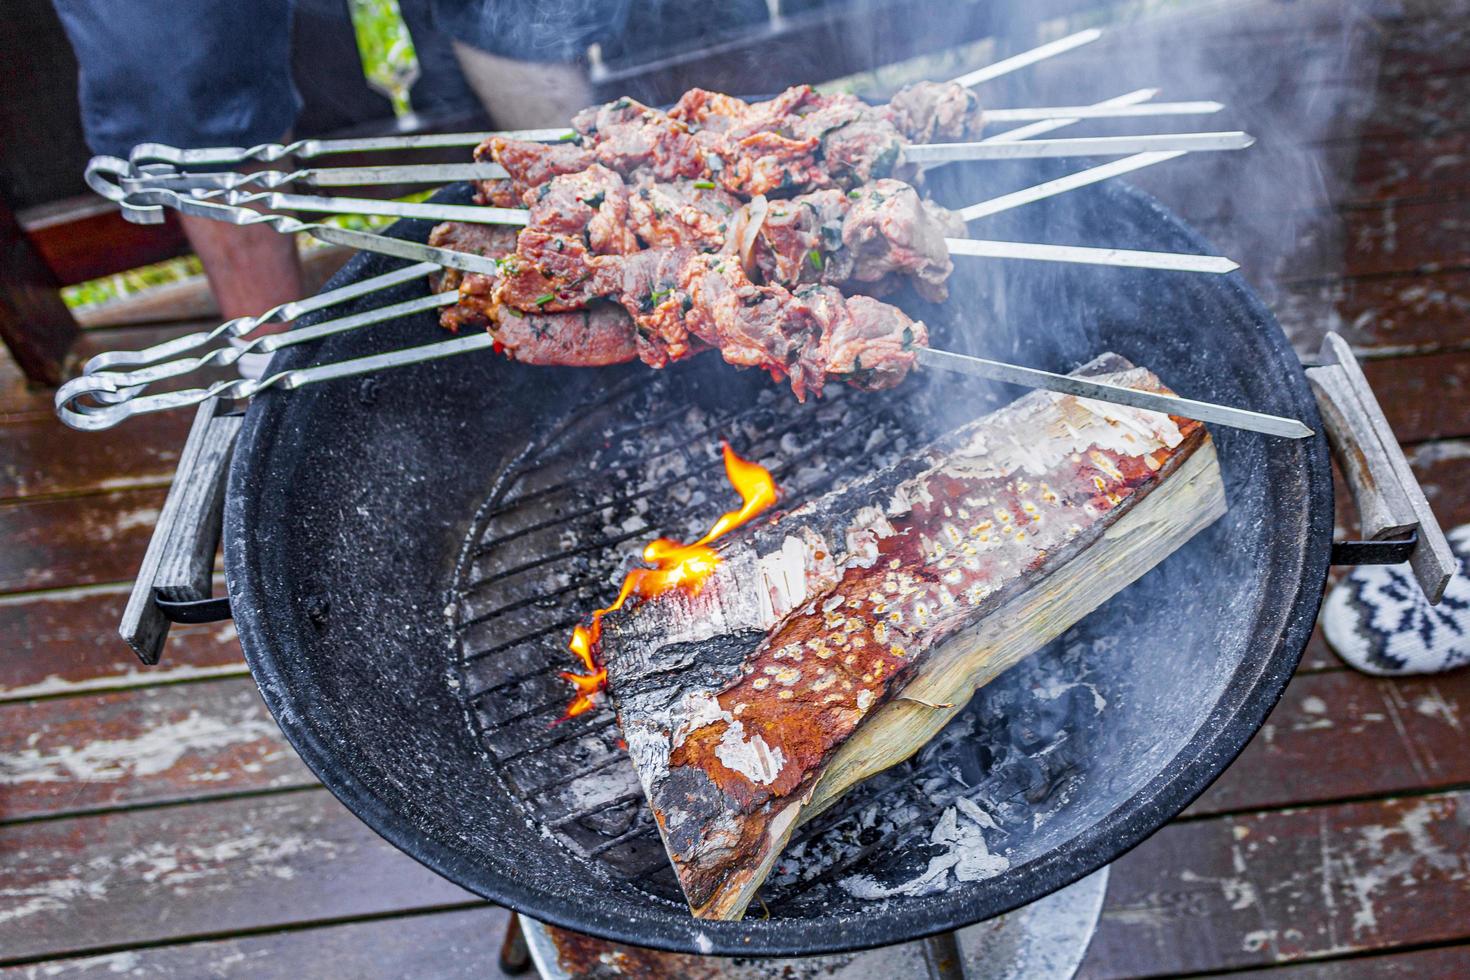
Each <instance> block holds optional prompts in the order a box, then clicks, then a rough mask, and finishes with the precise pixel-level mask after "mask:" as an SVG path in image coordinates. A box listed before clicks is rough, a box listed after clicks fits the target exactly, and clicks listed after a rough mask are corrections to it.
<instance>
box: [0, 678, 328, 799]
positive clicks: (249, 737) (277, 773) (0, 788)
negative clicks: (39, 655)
mask: <svg viewBox="0 0 1470 980" xmlns="http://www.w3.org/2000/svg"><path fill="white" fill-rule="evenodd" d="M315 782H316V777H314V776H313V775H312V774H311V772H310V770H308V769H307V768H306V765H305V764H304V763H302V762H301V760H300V759H299V758H298V757H297V755H296V753H295V751H294V750H292V748H291V746H290V745H289V744H288V743H287V742H286V739H285V736H283V735H282V734H281V732H280V730H279V729H278V728H277V727H276V723H275V721H274V720H273V719H272V718H271V716H270V712H269V711H267V710H266V707H265V704H264V702H262V701H261V700H260V694H259V692H258V691H257V690H256V687H255V682H254V681H253V680H251V679H250V678H248V677H240V678H228V679H222V680H215V681H207V682H204V683H199V684H173V685H167V686H164V687H153V688H139V689H134V690H128V691H119V692H114V693H110V694H95V695H90V696H86V697H77V698H47V699H44V700H40V701H31V702H19V703H13V704H5V705H0V820H4V821H11V820H21V819H25V818H31V817H40V816H57V815H61V814H71V813H84V812H87V811H89V810H97V809H102V808H110V807H125V806H132V805H137V804H144V803H148V804H156V803H168V802H178V801H184V800H193V799H202V798H207V797H211V796H221V795H225V794H237V793H241V792H245V791H250V790H266V789H279V788H281V787H285V786H310V785H313V784H314V783H315Z"/></svg>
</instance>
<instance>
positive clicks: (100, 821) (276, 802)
mask: <svg viewBox="0 0 1470 980" xmlns="http://www.w3.org/2000/svg"><path fill="white" fill-rule="evenodd" d="M0 849H3V851H4V853H5V855H6V870H5V875H4V878H3V880H0V962H4V961H6V960H17V959H39V958H43V957H48V956H61V955H64V954H79V953H84V952H86V951H88V950H95V949H100V948H112V947H118V946H131V945H147V944H153V943H159V942H165V941H169V940H179V939H185V938H191V937H197V936H208V935H223V934H228V933H232V932H243V931H253V930H264V929H270V928H278V927H284V926H290V925H302V924H309V923H313V922H326V921H332V920H338V919H345V918H354V917H360V916H369V915H387V914H391V913H395V912H401V911H408V910H414V909H432V908H438V907H442V906H446V905H457V904H460V903H469V902H472V901H476V899H475V898H474V896H472V895H470V894H469V893H468V892H466V891H464V890H462V889H460V888H458V887H456V886H455V885H452V884H450V883H449V882H447V881H445V880H444V879H442V878H440V877H439V876H438V875H436V874H434V873H433V872H432V871H429V870H428V869H427V868H425V867H423V866H422V865H420V864H419V863H418V862H417V861H414V860H413V859H412V858H410V857H408V856H407V855H405V854H402V853H401V852H399V851H397V850H395V849H394V848H393V847H392V845H390V844H388V843H387V842H385V841H384V840H383V839H382V838H380V837H379V836H378V835H377V834H375V833H373V831H372V830H370V829H369V828H368V827H367V825H366V824H364V823H362V822H361V821H359V820H358V819H357V818H356V817H354V816H353V815H352V814H351V813H349V812H348V811H347V809H346V808H345V807H343V806H342V804H340V803H338V802H337V800H336V798H335V797H333V796H332V795H331V794H330V793H328V792H327V791H326V790H325V789H321V790H303V791H301V792H295V793H286V794H275V795H269V796H256V797H245V798H243V799H234V800H221V801H214V802H209V803H194V804H186V805H182V806H169V807H160V808H157V809H149V810H132V811H122V812H117V813H109V814H102V815H97V816H85V817H72V818H65V819H61V820H44V821H39V822H36V823H25V824H15V825H11V826H8V827H3V828H0Z"/></svg>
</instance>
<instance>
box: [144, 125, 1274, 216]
mask: <svg viewBox="0 0 1470 980" xmlns="http://www.w3.org/2000/svg"><path fill="white" fill-rule="evenodd" d="M1061 108H1062V109H1065V110H1068V111H1077V110H1080V109H1082V108H1086V107H1080V106H1063V107H1061ZM1130 108H1144V106H1131V107H1130ZM1017 118H1036V117H1034V116H1030V115H1025V116H1018V117H1017ZM1081 118H1096V117H1093V116H1085V117H1070V118H1069V117H1058V119H1056V120H1047V121H1057V122H1059V121H1060V120H1061V119H1068V121H1075V120H1076V119H1081ZM1253 142H1255V140H1254V138H1253V137H1251V136H1250V135H1249V134H1247V133H1243V132H1238V131H1236V132H1223V133H1154V134H1147V135H1141V136H1098V137H1090V138H1084V139H1051V140H1012V139H997V138H995V137H991V138H989V139H985V140H979V141H976V142H971V143H912V144H909V145H906V146H905V147H904V148H903V153H904V157H905V159H907V160H909V161H911V162H914V163H938V162H952V161H961V160H967V161H973V160H1020V159H1032V158H1040V157H1067V156H1103V155H1108V154H1115V153H1138V152H1159V151H1167V150H1188V151H1205V150H1238V149H1244V148H1245V147H1248V146H1250V145H1251V144H1252V143H1253ZM507 176H509V174H507V173H506V171H505V168H504V167H502V166H501V165H500V164H498V163H431V164H405V165H404V166H399V167H318V168H307V169H304V170H294V171H289V172H287V171H284V170H258V171H254V172H252V173H238V172H234V171H215V172H205V173H199V172H190V171H163V170H160V169H158V168H156V167H148V168H143V169H142V170H140V171H138V172H137V173H127V174H120V175H118V185H119V186H120V187H122V188H123V190H125V191H149V190H160V189H166V190H181V191H182V190H242V191H252V190H255V189H270V188H274V187H280V186H283V185H286V184H292V183H300V184H307V185H310V186H315V187H350V186H371V185H377V184H430V183H448V182H450V181H456V180H493V179H497V178H503V177H507ZM314 210H333V209H329V208H317V209H314ZM355 213H358V214H373V213H377V212H372V211H366V210H359V211H357V212H355Z"/></svg>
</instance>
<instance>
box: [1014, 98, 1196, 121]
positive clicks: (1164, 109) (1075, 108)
mask: <svg viewBox="0 0 1470 980" xmlns="http://www.w3.org/2000/svg"><path fill="white" fill-rule="evenodd" d="M1224 108H1225V104H1224V103H1223V102H1153V103H1143V104H1136V103H1126V102H1125V103H1118V104H1109V103H1107V102H1099V103H1097V104H1095V105H1053V106H1040V107H1037V108H1034V109H986V110H985V121H986V122H987V123H991V122H1029V121H1031V120H1052V119H1128V118H1132V117H1134V116H1206V115H1210V114H1212V113H1216V112H1219V111H1220V110H1222V109H1224Z"/></svg>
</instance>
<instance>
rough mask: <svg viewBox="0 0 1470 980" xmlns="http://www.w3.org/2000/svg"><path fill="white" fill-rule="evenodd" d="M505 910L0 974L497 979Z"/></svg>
mask: <svg viewBox="0 0 1470 980" xmlns="http://www.w3.org/2000/svg"><path fill="white" fill-rule="evenodd" d="M509 915H510V913H508V912H507V911H506V910H505V909H502V908H499V907H496V906H493V905H485V906H478V907H475V908H468V909H460V910H456V911H453V912H431V913H424V914H419V915H405V916H398V917H395V918H391V919H377V920H372V921H367V922H352V923H348V924H345V925H336V926H321V927H317V928H312V929H297V930H292V931H290V932H276V933H267V934H265V935H262V936H248V937H243V938H238V939H221V940H216V941H212V942H197V943H182V944H180V945H177V946H159V947H152V948H148V949H135V950H127V951H125V952H120V953H107V954H104V955H101V956H86V957H80V958H77V959H65V960H50V961H48V962H45V963H38V964H33V965H31V966H18V967H11V968H10V969H0V980H43V978H45V980H88V978H93V980H117V978H118V977H149V978H152V980H196V978H199V977H210V978H211V980H236V978H239V980H300V978H302V977H314V976H323V975H324V973H323V971H327V973H329V974H330V975H331V976H335V977H354V978H356V980H399V978H402V977H434V978H436V980H482V978H483V980H500V978H503V977H506V976H507V974H505V973H502V972H501V971H500V966H499V947H500V940H501V936H502V935H503V934H504V932H505V926H506V922H507V920H508V918H509Z"/></svg>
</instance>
